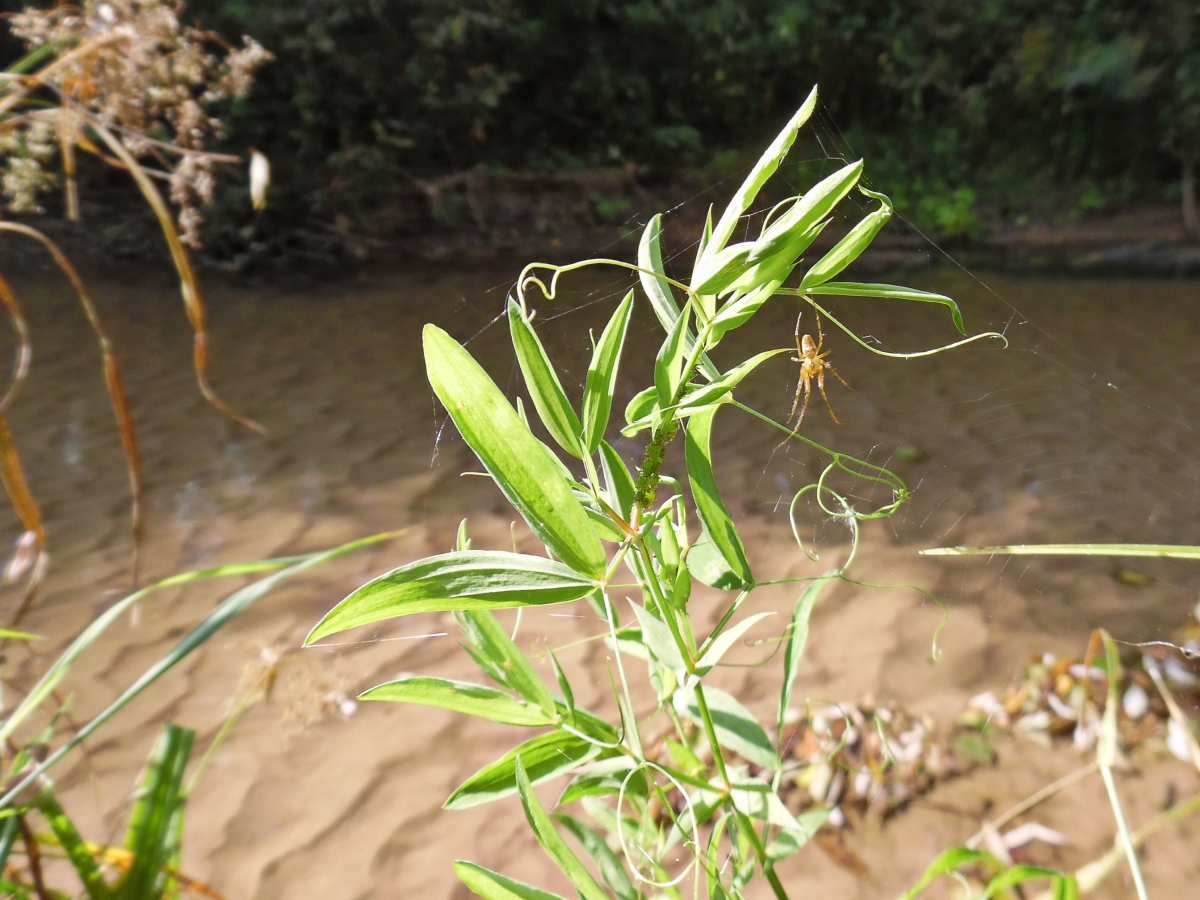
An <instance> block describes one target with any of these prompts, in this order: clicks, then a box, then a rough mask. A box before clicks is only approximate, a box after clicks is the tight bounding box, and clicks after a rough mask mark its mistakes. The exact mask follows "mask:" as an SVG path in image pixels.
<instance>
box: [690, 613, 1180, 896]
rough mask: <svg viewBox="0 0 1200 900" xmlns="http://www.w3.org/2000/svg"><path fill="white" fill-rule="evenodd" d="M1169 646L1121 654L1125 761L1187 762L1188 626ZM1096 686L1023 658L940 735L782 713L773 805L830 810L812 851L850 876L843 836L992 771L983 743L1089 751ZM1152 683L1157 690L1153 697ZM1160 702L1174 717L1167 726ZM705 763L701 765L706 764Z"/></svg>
mask: <svg viewBox="0 0 1200 900" xmlns="http://www.w3.org/2000/svg"><path fill="white" fill-rule="evenodd" d="M1197 612H1200V609H1198V610H1197ZM1178 639H1179V643H1177V644H1175V643H1171V642H1158V643H1155V644H1152V645H1131V646H1128V647H1127V653H1126V654H1125V658H1123V659H1122V671H1121V683H1120V686H1119V691H1120V697H1121V708H1120V710H1119V711H1118V723H1119V728H1120V735H1121V739H1122V742H1123V744H1124V748H1125V749H1126V750H1127V751H1130V752H1132V751H1133V750H1135V749H1138V748H1141V747H1146V748H1149V749H1151V750H1153V749H1155V748H1157V749H1159V750H1161V751H1164V752H1165V751H1169V752H1170V753H1171V754H1172V755H1174V756H1176V757H1178V758H1180V759H1182V760H1185V761H1191V760H1193V759H1194V752H1195V751H1194V750H1193V747H1194V746H1195V734H1196V733H1197V731H1198V725H1200V621H1198V620H1197V616H1196V615H1192V616H1190V617H1189V620H1188V623H1187V626H1186V628H1185V629H1184V631H1183V633H1182V634H1181V635H1180V636H1179V638H1178ZM1107 679H1108V676H1107V673H1106V672H1105V671H1104V669H1103V668H1101V667H1099V666H1096V665H1092V666H1085V665H1084V663H1083V661H1082V659H1080V658H1075V657H1063V658H1057V657H1055V656H1053V655H1051V654H1045V655H1043V656H1040V657H1037V658H1036V659H1034V660H1031V662H1030V663H1029V665H1028V666H1027V667H1026V668H1025V669H1024V670H1023V671H1022V672H1021V673H1020V675H1019V676H1018V677H1017V678H1016V679H1015V680H1014V681H1013V683H1012V685H1011V686H1010V687H1009V688H1008V689H1006V690H1004V691H1002V692H1000V693H996V692H993V691H987V692H985V693H982V694H979V695H977V696H975V697H973V698H972V699H971V700H970V701H969V703H968V704H967V709H966V710H965V711H964V712H963V713H962V714H961V715H959V716H958V717H957V718H956V719H955V720H954V722H953V723H952V724H951V725H950V726H949V727H948V728H945V727H939V726H938V725H937V724H936V723H935V722H934V721H933V720H932V719H931V718H930V717H928V716H917V715H914V714H912V713H910V712H908V711H906V710H904V709H903V708H902V707H900V706H899V705H897V704H894V703H887V704H879V703H876V702H874V701H873V700H871V699H870V698H867V699H864V700H863V701H861V702H859V703H857V704H852V703H844V704H828V705H824V706H820V707H812V708H810V709H808V710H806V711H800V710H794V709H793V710H791V711H789V714H788V718H787V724H788V731H787V732H786V734H785V740H784V764H783V774H782V780H781V784H780V796H781V798H782V799H783V800H784V803H785V804H786V805H787V807H788V809H789V810H790V811H791V812H792V813H793V814H794V815H800V814H801V813H804V812H807V811H810V810H813V809H831V810H832V814H831V815H830V816H829V819H828V820H827V822H826V825H825V827H824V828H822V830H821V832H820V834H819V835H818V839H817V843H818V845H819V846H821V847H822V849H824V850H825V851H826V852H827V853H828V854H829V855H830V857H831V858H833V859H834V861H835V862H838V864H839V865H842V866H844V867H845V868H847V869H849V870H851V871H854V872H860V873H861V872H863V871H865V865H864V864H863V862H862V860H861V859H860V858H859V857H858V856H857V855H856V854H855V853H854V851H853V850H852V849H851V848H850V847H849V846H848V845H847V844H846V842H845V839H844V836H843V832H844V830H845V829H846V827H847V826H852V825H853V824H854V823H855V821H865V820H868V819H874V820H875V821H881V820H884V819H886V818H888V817H889V816H891V815H893V814H895V813H897V812H899V811H900V810H902V809H903V808H904V807H905V806H906V805H907V804H909V803H910V802H911V801H913V800H914V799H916V798H917V797H919V796H921V795H922V794H924V793H926V792H927V791H929V790H931V789H932V788H933V787H934V786H935V785H936V784H937V783H939V782H941V781H944V780H946V779H950V778H956V777H959V776H962V775H966V774H968V773H969V772H970V771H971V770H973V769H974V768H976V767H978V766H980V765H991V764H994V763H996V762H997V755H996V752H995V750H994V749H993V746H992V742H993V739H994V738H995V737H998V736H1000V735H1002V734H1010V735H1017V736H1021V737H1027V738H1031V739H1032V740H1034V741H1036V742H1038V743H1040V744H1043V745H1045V746H1050V745H1051V744H1052V743H1053V742H1054V741H1056V740H1059V741H1068V740H1069V741H1071V742H1072V743H1073V744H1074V745H1075V746H1076V747H1078V748H1079V749H1080V750H1081V751H1087V750H1092V749H1093V748H1094V747H1095V744H1096V740H1097V737H1098V735H1099V730H1100V722H1101V719H1102V716H1103V713H1104V704H1105V700H1106V698H1107V692H1108V680H1107ZM1156 681H1161V682H1162V684H1163V685H1164V686H1165V689H1166V691H1165V693H1164V690H1163V689H1161V688H1160V687H1159V686H1158V684H1156ZM1166 694H1170V695H1171V697H1172V698H1173V700H1172V701H1171V702H1173V703H1174V704H1175V706H1176V708H1177V711H1178V713H1177V714H1176V715H1174V716H1173V715H1172V714H1171V711H1170V709H1169V705H1170V704H1169V702H1168V700H1167V699H1166ZM1185 729H1186V730H1185ZM705 762H706V763H707V764H709V765H711V760H708V759H706V760H705ZM741 764H742V765H746V766H747V768H748V770H749V772H750V774H751V775H752V776H753V775H755V774H756V768H755V767H754V766H752V765H749V764H747V763H745V761H741ZM673 799H678V798H673ZM679 806H680V808H682V803H680V804H679ZM1041 827H1042V826H1039V825H1029V826H1027V827H1026V828H1025V830H1021V829H1016V830H1014V831H1013V832H1011V833H1009V834H1005V835H994V836H992V840H991V843H990V845H989V846H992V845H994V846H992V849H993V852H997V851H998V849H999V847H1000V846H1001V844H1002V845H1003V846H1004V847H1006V848H1007V850H1008V851H1012V850H1016V849H1018V848H1020V847H1021V846H1023V845H1024V844H1026V843H1028V842H1030V841H1035V840H1036V841H1042V842H1047V843H1052V844H1054V843H1061V842H1062V839H1063V838H1062V836H1061V835H1058V834H1057V833H1054V832H1050V831H1049V830H1048V829H1043V830H1042V831H1038V829H1040V828H1041ZM997 841H999V842H1000V843H997ZM1004 855H1009V854H1008V853H1007V852H1006V853H1005V854H1004Z"/></svg>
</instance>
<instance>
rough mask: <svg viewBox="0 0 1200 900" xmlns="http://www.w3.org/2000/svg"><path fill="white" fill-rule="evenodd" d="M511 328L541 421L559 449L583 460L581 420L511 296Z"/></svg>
mask: <svg viewBox="0 0 1200 900" xmlns="http://www.w3.org/2000/svg"><path fill="white" fill-rule="evenodd" d="M508 328H509V331H510V332H511V333H512V343H513V349H514V350H515V351H516V353H517V362H518V363H519V364H520V366H521V374H522V375H524V376H525V387H526V389H527V390H528V391H529V396H530V398H531V399H532V400H533V405H534V408H535V409H537V412H538V418H539V419H541V420H542V424H543V425H545V426H546V430H547V431H549V432H550V436H551V437H553V438H554V440H555V441H557V442H558V445H559V446H560V447H562V448H563V449H564V450H566V451H567V452H568V453H570V454H571V455H572V456H574V457H576V458H577V459H582V458H583V451H582V450H581V448H580V446H579V433H580V427H579V417H578V416H577V415H575V410H574V409H573V408H572V406H571V401H570V400H568V399H567V394H566V391H564V390H563V386H562V382H560V381H559V380H558V374H557V373H556V372H555V371H554V366H553V365H552V364H551V363H550V357H549V355H548V354H547V353H546V348H545V347H544V346H543V345H542V341H541V339H540V338H539V337H538V336H537V332H536V331H534V329H533V323H532V322H530V321H529V319H528V318H526V316H525V313H524V312H522V311H521V307H520V306H518V305H517V303H516V301H515V300H513V298H512V297H509V298H508Z"/></svg>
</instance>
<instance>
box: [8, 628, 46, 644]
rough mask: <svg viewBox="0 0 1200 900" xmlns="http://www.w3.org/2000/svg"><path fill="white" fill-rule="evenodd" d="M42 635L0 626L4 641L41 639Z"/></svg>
mask: <svg viewBox="0 0 1200 900" xmlns="http://www.w3.org/2000/svg"><path fill="white" fill-rule="evenodd" d="M41 639H42V638H41V635H37V634H30V633H29V632H27V631H13V630H12V629H11V628H0V640H3V641H40V640H41Z"/></svg>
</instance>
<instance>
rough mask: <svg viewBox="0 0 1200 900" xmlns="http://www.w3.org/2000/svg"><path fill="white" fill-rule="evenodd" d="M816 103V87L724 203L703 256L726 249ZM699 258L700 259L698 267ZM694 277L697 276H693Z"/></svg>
mask: <svg viewBox="0 0 1200 900" xmlns="http://www.w3.org/2000/svg"><path fill="white" fill-rule="evenodd" d="M816 105H817V89H816V88H815V87H814V88H813V89H812V91H811V92H810V93H809V95H808V97H807V98H806V99H805V101H804V103H803V104H801V106H800V108H799V109H798V110H797V111H796V114H795V115H794V116H792V118H791V119H790V120H789V121H788V123H787V125H785V126H784V127H783V130H782V131H780V132H779V134H778V135H777V136H776V137H775V140H773V141H772V142H771V146H769V147H768V148H767V149H766V150H765V151H764V152H763V155H762V156H761V157H759V160H758V162H757V163H755V164H754V168H753V169H751V170H750V174H749V175H747V176H746V180H745V181H743V182H742V184H741V186H740V187H739V188H738V189H737V192H736V193H735V194H734V195H733V197H732V199H730V201H729V205H728V206H726V207H725V211H724V212H723V213H721V218H720V219H719V220H718V221H717V224H716V226H715V227H714V228H713V229H712V236H711V237H710V238H709V240H708V241H707V242H706V244H705V248H704V256H703V257H702V259H705V258H707V257H708V256H709V255H711V254H712V253H714V252H716V251H718V250H721V249H724V247H725V244H726V243H727V242H728V241H729V238H730V237H731V236H732V235H733V233H734V231H736V230H737V226H738V221H739V220H740V219H741V217H742V215H743V213H745V212H746V210H747V209H749V208H750V204H752V203H753V202H754V198H755V197H757V196H758V192H759V191H760V190H762V187H763V185H765V184H766V183H767V181H768V179H770V177H771V176H772V175H774V174H775V171H776V169H778V168H779V164H780V163H781V162H783V159H784V157H785V156H787V154H788V151H789V150H790V149H791V148H792V144H793V142H794V141H795V140H796V134H797V132H799V131H800V128H801V127H802V126H803V125H804V123H805V122H807V121H808V119H809V117H810V116H811V115H812V113H813V110H814V109H815V108H816ZM699 264H700V260H697V267H699ZM693 280H695V279H694V278H693Z"/></svg>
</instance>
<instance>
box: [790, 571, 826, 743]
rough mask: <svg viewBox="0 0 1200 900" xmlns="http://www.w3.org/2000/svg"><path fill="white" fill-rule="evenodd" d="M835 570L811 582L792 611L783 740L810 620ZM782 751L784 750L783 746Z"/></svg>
mask: <svg viewBox="0 0 1200 900" xmlns="http://www.w3.org/2000/svg"><path fill="white" fill-rule="evenodd" d="M833 574H834V573H833V572H826V573H825V574H824V575H822V576H821V577H820V578H818V579H817V580H816V581H813V582H812V583H811V584H809V585H808V586H807V587H805V589H804V590H803V592H801V594H800V599H799V600H797V601H796V608H795V610H793V611H792V624H791V627H790V628H789V629H788V639H787V646H786V647H784V650H783V686H782V688H781V689H780V692H779V714H778V716H777V722H776V727H777V728H778V729H779V731H778V736H779V740H780V741H782V740H783V718H784V716H785V715H786V714H787V711H788V707H789V706H791V705H792V687H793V685H794V684H795V681H796V671H797V670H798V669H799V668H800V660H801V659H802V658H803V657H804V645H805V644H806V643H807V642H808V621H809V619H810V618H812V611H813V607H814V606H815V605H816V603H817V596H818V595H819V594H820V593H821V589H822V588H824V587H825V585H826V584H828V583H829V581H830V579H831V578H832V577H833ZM780 752H781V753H782V752H783V748H782V746H781V747H780Z"/></svg>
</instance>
